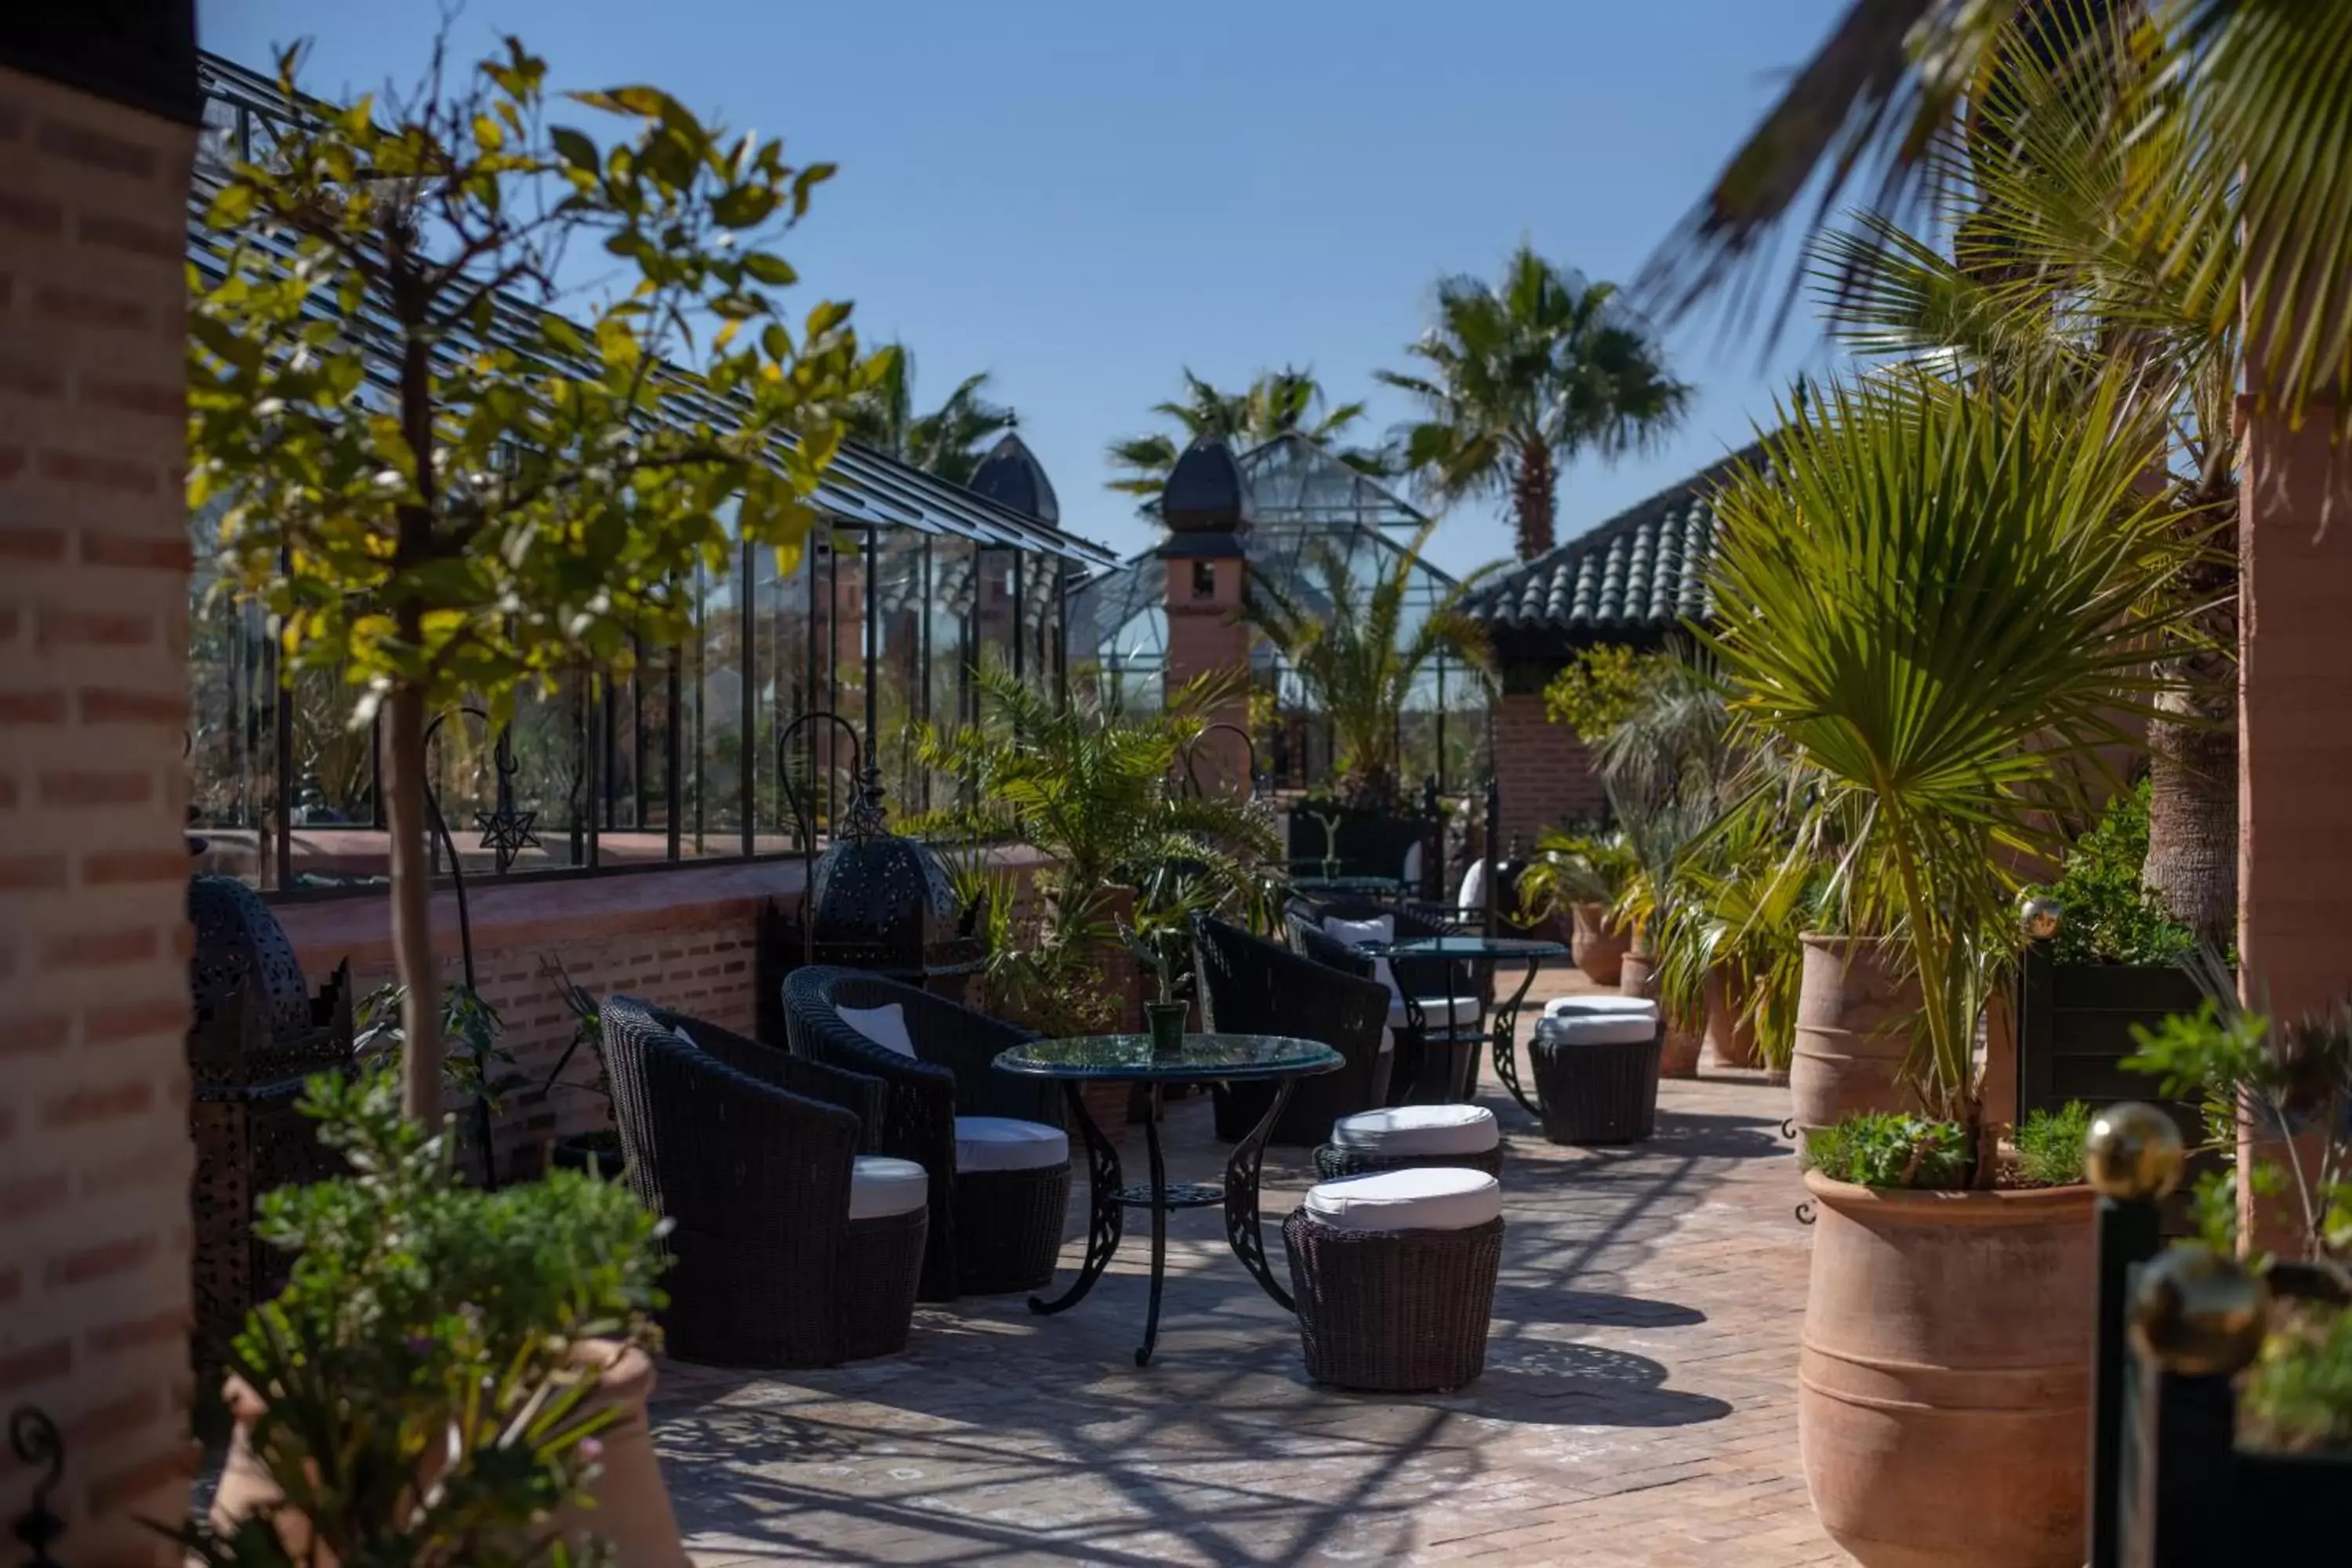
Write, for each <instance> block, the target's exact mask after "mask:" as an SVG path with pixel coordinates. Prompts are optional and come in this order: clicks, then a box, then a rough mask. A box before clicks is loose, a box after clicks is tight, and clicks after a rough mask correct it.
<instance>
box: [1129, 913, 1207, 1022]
mask: <svg viewBox="0 0 2352 1568" xmlns="http://www.w3.org/2000/svg"><path fill="white" fill-rule="evenodd" d="M1188 918H1189V917H1188V915H1187V912H1186V911H1185V910H1183V909H1182V908H1181V906H1180V907H1176V908H1170V907H1168V906H1164V905H1163V906H1159V907H1155V908H1152V909H1150V910H1138V911H1137V913H1136V917H1135V921H1134V923H1133V924H1131V925H1127V926H1122V927H1120V928H1119V936H1120V938H1121V940H1123V941H1124V942H1126V943H1127V947H1128V951H1129V952H1132V953H1134V954H1135V960H1136V962H1137V963H1139V964H1140V965H1142V966H1143V970H1144V973H1147V974H1149V975H1150V976H1151V978H1152V999H1151V1000H1150V1001H1149V1002H1146V1003H1145V1004H1144V1005H1143V1016H1144V1027H1145V1030H1146V1032H1147V1033H1149V1034H1150V1036H1151V1054H1152V1055H1153V1056H1155V1057H1163V1058H1171V1059H1172V1058H1175V1057H1177V1056H1178V1055H1180V1054H1181V1052H1182V1051H1183V1048H1184V1026H1185V1023H1186V1021H1187V1020H1189V1019H1190V1018H1191V1016H1192V1004H1191V1003H1190V1002H1188V1001H1186V1000H1185V999H1184V993H1185V992H1186V991H1188V990H1189V989H1191V987H1192V973H1191V963H1190V960H1191V958H1192V928H1191V926H1190V925H1189V924H1188V923H1187V921H1188Z"/></svg>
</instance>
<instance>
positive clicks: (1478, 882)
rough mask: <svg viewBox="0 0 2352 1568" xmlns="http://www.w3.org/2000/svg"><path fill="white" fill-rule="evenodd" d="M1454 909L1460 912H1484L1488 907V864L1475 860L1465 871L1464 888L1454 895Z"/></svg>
mask: <svg viewBox="0 0 2352 1568" xmlns="http://www.w3.org/2000/svg"><path fill="white" fill-rule="evenodd" d="M1454 908H1456V909H1460V910H1483V909H1485V908H1486V862H1485V861H1484V860H1473V861H1471V862H1470V864H1469V866H1468V867H1466V868H1465V869H1464V870H1463V873H1462V888H1461V890H1460V891H1459V892H1457V893H1455V894H1454Z"/></svg>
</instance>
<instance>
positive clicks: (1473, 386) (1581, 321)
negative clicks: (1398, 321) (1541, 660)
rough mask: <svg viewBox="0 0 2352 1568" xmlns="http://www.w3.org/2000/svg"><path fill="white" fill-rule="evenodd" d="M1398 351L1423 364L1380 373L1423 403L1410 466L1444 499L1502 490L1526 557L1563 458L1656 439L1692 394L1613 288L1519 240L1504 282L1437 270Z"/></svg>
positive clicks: (1552, 504) (1546, 531)
mask: <svg viewBox="0 0 2352 1568" xmlns="http://www.w3.org/2000/svg"><path fill="white" fill-rule="evenodd" d="M1405 352H1406V353H1409V354H1411V355H1412V356H1413V357H1414V358H1415V359H1417V360H1420V361H1421V362H1422V363H1423V366H1424V367H1425V368H1424V369H1423V370H1422V371H1419V372H1417V373H1414V374H1405V373H1402V372H1397V371H1381V372H1379V373H1378V374H1379V376H1380V379H1381V381H1383V382H1385V383H1387V384H1389V385H1391V386H1393V387H1396V388H1398V389H1400V390H1401V391H1403V392H1406V393H1409V394H1411V395H1412V397H1413V398H1414V399H1415V400H1416V401H1418V402H1419V403H1420V404H1421V405H1423V417H1422V418H1421V419H1420V420H1419V421H1418V422H1417V423H1414V424H1412V425H1410V426H1407V427H1406V430H1405V433H1404V464H1405V467H1406V468H1407V470H1408V471H1409V472H1412V473H1413V474H1415V475H1417V476H1419V477H1420V479H1421V480H1422V482H1423V484H1424V485H1425V486H1426V487H1427V489H1429V490H1430V491H1431V493H1433V495H1435V496H1437V497H1439V498H1440V499H1442V500H1445V501H1447V502H1453V501H1457V500H1465V499H1469V498H1472V497H1476V496H1486V495H1497V494H1499V495H1505V496H1507V497H1508V498H1509V499H1510V504H1511V512H1512V517H1513V520H1514V522H1515V523H1516V525H1517V535H1518V552H1519V559H1521V560H1522V561H1526V560H1532V559H1533V558H1534V557H1536V556H1538V555H1540V554H1542V553H1543V552H1545V551H1547V550H1549V549H1550V548H1551V545H1552V521H1553V514H1554V512H1555V511H1556V510H1557V505H1558V499H1557V492H1558V489H1559V470H1560V468H1561V467H1562V466H1563V465H1565V464H1566V463H1568V462H1570V461H1572V460H1573V459H1575V458H1578V457H1580V456H1581V455H1583V454H1584V453H1586V452H1594V453H1598V454H1599V455H1601V457H1602V458H1609V459H1614V458H1617V457H1618V456H1619V455H1621V454H1622V453H1624V452H1628V451H1634V450H1640V449H1642V448H1644V447H1650V446H1652V445H1654V444H1655V443H1656V442H1657V441H1658V440H1660V439H1661V438H1663V437H1664V436H1665V435H1666V434H1667V433H1668V432H1670V431H1671V430H1673V429H1674V428H1675V426H1676V425H1677V424H1679V423H1680V422H1681V419H1682V416H1683V411H1684V409H1685V407H1686V406H1687V405H1688V404H1689V402H1690V395H1691V389H1690V388H1689V387H1688V386H1686V385H1685V384H1683V383H1681V382H1679V381H1676V380H1675V378H1674V377H1673V376H1672V375H1671V374H1668V372H1667V369H1666V364H1665V359H1664V354H1663V353H1661V351H1660V350H1659V348H1658V346H1657V344H1656V343H1655V342H1653V341H1652V339H1651V338H1650V336H1649V335H1648V334H1647V333H1646V332H1645V331H1643V330H1642V328H1641V327H1640V325H1639V324H1638V323H1637V322H1636V321H1634V320H1633V318H1632V316H1631V315H1630V314H1629V313H1628V312H1627V310H1626V309H1625V306H1624V303H1623V301H1622V300H1621V299H1619V297H1618V293H1617V286H1616V285H1615V284H1613V283H1590V282H1587V281H1586V280H1585V279H1583V278H1581V277H1580V276H1578V275H1577V274H1575V273H1572V272H1564V271H1562V270H1561V269H1560V268H1558V267H1555V266H1553V265H1552V264H1551V263H1550V262H1549V261H1547V260H1545V259H1544V258H1542V257H1540V256H1538V255H1537V254H1536V253H1535V251H1534V250H1533V249H1532V248H1530V247H1528V246H1525V245H1522V246H1521V247H1519V248H1518V249H1517V250H1516V251H1514V252H1513V253H1512V255H1511V258H1510V260H1509V261H1508V262H1507V263H1506V264H1505V266H1504V268H1503V280H1502V283H1501V284H1500V286H1499V287H1498V286H1496V285H1494V284H1490V283H1488V282H1486V280H1485V279H1477V278H1448V279H1444V280H1442V281H1441V282H1440V283H1439V284H1438V286H1437V321H1436V323H1435V324H1434V325H1433V326H1432V327H1431V328H1430V329H1429V331H1426V332H1424V333H1423V335H1422V337H1421V339H1420V340H1419V341H1418V342H1414V343H1412V345H1411V346H1410V347H1408V348H1407V349H1406V351H1405Z"/></svg>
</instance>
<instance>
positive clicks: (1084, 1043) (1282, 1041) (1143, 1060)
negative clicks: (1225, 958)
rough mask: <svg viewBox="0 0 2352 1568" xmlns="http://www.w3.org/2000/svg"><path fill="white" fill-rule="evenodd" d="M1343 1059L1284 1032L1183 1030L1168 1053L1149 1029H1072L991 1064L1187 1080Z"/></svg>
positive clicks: (1323, 1066) (1309, 1071)
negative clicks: (1179, 1043) (1154, 1047)
mask: <svg viewBox="0 0 2352 1568" xmlns="http://www.w3.org/2000/svg"><path fill="white" fill-rule="evenodd" d="M1343 1059H1344V1058H1341V1057H1340V1055H1339V1052H1337V1051H1335V1050H1333V1049H1332V1048H1331V1047H1328V1046H1326V1045H1321V1044H1318V1042H1316V1041H1314V1040H1298V1039H1292V1038H1291V1037H1288V1036H1286V1035H1187V1036H1185V1037H1184V1047H1183V1049H1182V1050H1181V1051H1180V1052H1179V1053H1178V1054H1176V1055H1175V1056H1172V1057H1155V1056H1153V1055H1152V1053H1151V1037H1150V1036H1149V1035H1075V1036H1072V1037H1069V1038H1067V1039H1060V1040H1032V1041H1030V1042H1029V1043H1028V1044H1027V1045H1025V1046H1015V1047H1013V1048H1012V1049H1011V1050H1009V1051H1006V1052H1003V1054H1002V1055H1000V1056H999V1057H998V1058H996V1065H997V1067H998V1068H999V1069H1001V1070H1002V1071H1004V1072H1017V1073H1022V1074H1024V1075H1026V1076H1028V1077H1031V1078H1075V1079H1120V1080H1125V1081H1129V1082H1159V1083H1189V1082H1207V1081H1212V1080H1215V1079H1226V1080H1233V1079H1269V1078H1307V1077H1311V1076H1313V1075H1314V1074H1316V1073H1319V1072H1331V1071H1334V1070H1336V1069H1337V1068H1339V1066H1340V1065H1341V1063H1342V1061H1343Z"/></svg>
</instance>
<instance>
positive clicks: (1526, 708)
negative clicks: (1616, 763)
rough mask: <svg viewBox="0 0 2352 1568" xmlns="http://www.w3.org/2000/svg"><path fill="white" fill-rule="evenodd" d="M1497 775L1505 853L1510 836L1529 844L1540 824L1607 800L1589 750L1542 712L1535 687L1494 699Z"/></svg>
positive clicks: (1588, 811) (1583, 814) (1593, 811)
mask: <svg viewBox="0 0 2352 1568" xmlns="http://www.w3.org/2000/svg"><path fill="white" fill-rule="evenodd" d="M1495 779H1496V787H1497V788H1498V789H1499V790H1500V792H1501V795H1502V804H1503V810H1502V819H1503V820H1502V840H1503V846H1504V849H1505V852H1506V853H1507V852H1508V850H1509V847H1510V846H1511V843H1512V841H1513V840H1517V843H1518V847H1519V848H1520V849H1521V850H1522V851H1524V850H1527V849H1528V848H1531V847H1533V846H1534V844H1535V841H1536V834H1537V833H1538V831H1539V830H1540V829H1543V828H1546V827H1550V826H1555V825H1556V824H1559V823H1563V822H1572V821H1577V820H1580V819H1584V818H1590V817H1594V816H1600V815H1601V812H1602V811H1603V810H1605V809H1606V807H1607V805H1608V802H1607V800H1606V798H1605V797H1604V796H1603V795H1601V781H1600V779H1599V778H1598V777H1597V776H1595V774H1594V773H1593V770H1592V757H1591V752H1587V751H1586V750H1585V748H1584V742H1581V741H1580V740H1578V739H1577V738H1576V734H1575V732H1574V731H1571V730H1570V729H1569V728H1568V727H1567V726H1566V725H1564V724H1555V723H1553V722H1552V721H1551V720H1550V719H1549V718H1548V717H1547V716H1546V715H1545V713H1544V700H1543V694H1542V693H1541V692H1538V691H1519V692H1509V693H1506V694H1505V695H1503V696H1501V697H1498V698H1496V700H1495Z"/></svg>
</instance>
